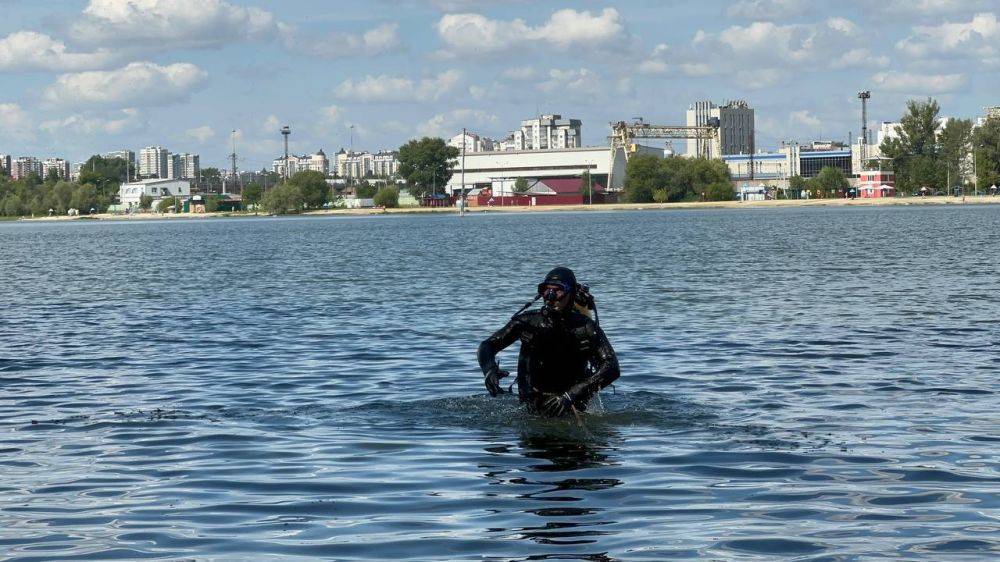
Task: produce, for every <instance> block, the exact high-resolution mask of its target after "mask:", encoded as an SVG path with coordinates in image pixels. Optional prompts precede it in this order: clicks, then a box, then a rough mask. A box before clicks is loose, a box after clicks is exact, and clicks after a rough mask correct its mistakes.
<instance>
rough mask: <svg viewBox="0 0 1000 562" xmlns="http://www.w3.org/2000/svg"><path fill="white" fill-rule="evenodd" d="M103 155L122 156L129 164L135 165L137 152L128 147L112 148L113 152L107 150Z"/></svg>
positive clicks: (108, 156) (110, 156)
mask: <svg viewBox="0 0 1000 562" xmlns="http://www.w3.org/2000/svg"><path fill="white" fill-rule="evenodd" d="M103 156H104V157H105V158H121V159H122V160H124V161H126V162H128V163H129V164H131V165H133V166H134V165H135V152H133V151H131V150H128V149H122V150H112V151H111V152H105V153H104V154H103Z"/></svg>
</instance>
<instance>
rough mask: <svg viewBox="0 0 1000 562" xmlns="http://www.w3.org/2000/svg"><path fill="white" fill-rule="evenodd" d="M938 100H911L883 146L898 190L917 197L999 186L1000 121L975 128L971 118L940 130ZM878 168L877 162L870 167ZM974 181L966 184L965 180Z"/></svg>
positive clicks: (993, 119) (995, 119)
mask: <svg viewBox="0 0 1000 562" xmlns="http://www.w3.org/2000/svg"><path fill="white" fill-rule="evenodd" d="M940 111H941V106H940V105H939V104H938V102H937V100H935V99H933V98H927V99H926V100H909V101H908V102H907V103H906V111H905V112H904V113H903V116H902V117H901V118H900V120H899V125H898V126H897V127H896V131H895V132H896V133H897V135H895V136H890V137H889V138H886V139H885V140H884V141H882V144H881V145H880V146H879V148H880V151H881V153H882V156H883V158H885V159H886V160H888V161H890V162H891V168H892V170H893V172H894V173H895V179H896V189H897V190H898V191H900V192H902V193H907V194H913V193H917V192H919V191H920V190H921V188H924V187H926V188H929V189H933V190H944V191H946V192H949V191H951V190H952V188H954V187H959V186H961V187H969V186H970V185H977V184H978V188H979V189H980V190H982V189H985V188H988V187H990V186H992V185H996V184H1000V117H995V116H990V117H987V119H986V120H985V122H984V123H983V124H982V125H980V126H978V127H975V126H974V125H973V122H972V120H971V119H949V120H948V121H947V123H945V124H944V126H943V127H942V126H941V122H942V119H941V117H940ZM865 165H866V167H867V168H869V169H872V168H876V167H877V166H878V162H877V161H876V160H873V161H870V162H866V163H865ZM969 177H972V178H974V179H973V181H971V182H969V181H966V179H967V178H969Z"/></svg>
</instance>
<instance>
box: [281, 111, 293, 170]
mask: <svg viewBox="0 0 1000 562" xmlns="http://www.w3.org/2000/svg"><path fill="white" fill-rule="evenodd" d="M290 134H292V129H291V128H289V126H288V125H285V126H284V127H282V128H281V136H282V137H284V138H285V179H286V180H287V179H288V135H290Z"/></svg>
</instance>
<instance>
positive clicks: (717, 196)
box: [703, 181, 736, 201]
mask: <svg viewBox="0 0 1000 562" xmlns="http://www.w3.org/2000/svg"><path fill="white" fill-rule="evenodd" d="M703 191H704V192H705V200H706V201H732V200H733V199H735V198H736V192H735V191H734V190H733V184H732V183H731V182H728V181H717V182H715V183H710V184H708V185H707V186H705V189H704V190H703Z"/></svg>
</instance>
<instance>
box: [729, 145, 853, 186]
mask: <svg viewBox="0 0 1000 562" xmlns="http://www.w3.org/2000/svg"><path fill="white" fill-rule="evenodd" d="M814 147H819V148H821V149H819V150H817V149H814ZM869 150H870V148H869ZM722 161H723V162H725V163H726V165H728V166H729V174H730V176H731V177H732V178H733V179H734V180H747V179H751V178H752V179H755V180H784V179H788V178H790V177H792V176H802V177H804V178H813V177H816V176H817V175H819V172H820V170H822V169H823V168H826V167H828V166H829V167H833V168H837V169H838V170H840V171H841V172H843V173H844V175H845V176H847V177H851V176H856V175H857V174H855V173H854V171H853V157H852V149H850V148H848V147H846V146H840V145H837V146H832V145H831V148H827V147H826V146H822V145H821V144H819V143H814V144H812V145H809V146H800V145H798V144H796V143H789V144H784V145H782V146H781V148H779V149H778V150H777V151H775V152H762V153H757V154H753V155H750V154H729V155H724V156H723V157H722ZM751 170H752V172H753V173H752V174H751Z"/></svg>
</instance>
